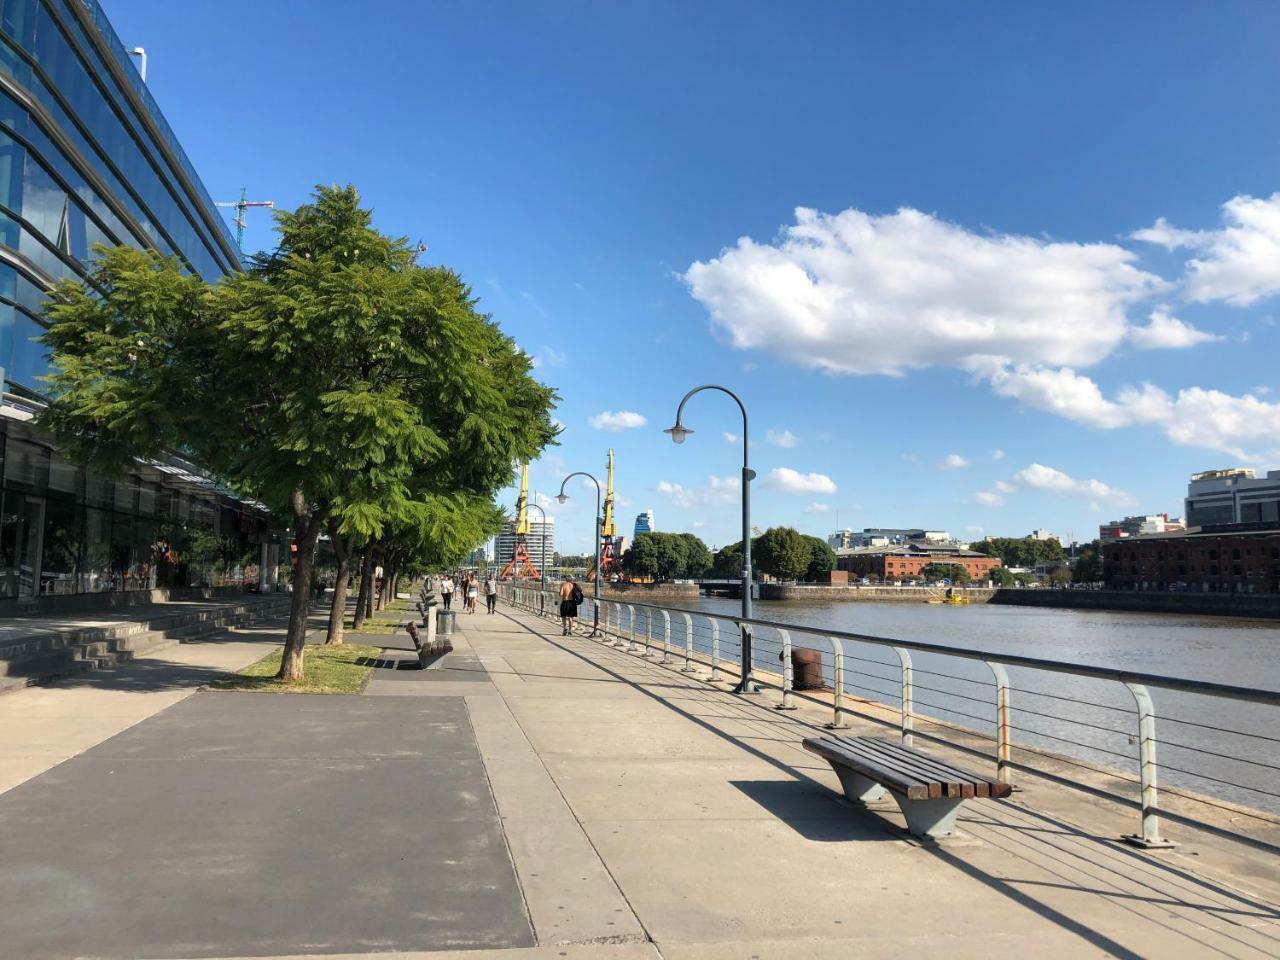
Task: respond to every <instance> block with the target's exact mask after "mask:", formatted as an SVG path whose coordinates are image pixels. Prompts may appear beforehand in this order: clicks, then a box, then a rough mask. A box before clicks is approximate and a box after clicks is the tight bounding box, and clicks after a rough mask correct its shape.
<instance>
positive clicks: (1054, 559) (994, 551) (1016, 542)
mask: <svg viewBox="0 0 1280 960" xmlns="http://www.w3.org/2000/svg"><path fill="white" fill-rule="evenodd" d="M972 549H973V550H975V551H976V552H978V553H982V554H985V555H986V556H989V557H999V558H1000V559H1001V561H1003V563H1004V565H1005V566H1007V567H1042V566H1049V567H1054V566H1061V565H1062V564H1064V563H1065V562H1066V559H1067V555H1066V552H1065V551H1064V550H1063V549H1062V544H1061V543H1060V542H1059V541H1058V540H1057V538H1053V537H1051V538H1050V539H1048V540H1037V539H1035V538H1034V537H988V538H987V539H985V540H979V541H978V542H977V543H975V544H973V545H972Z"/></svg>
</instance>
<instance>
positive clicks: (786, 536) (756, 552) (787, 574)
mask: <svg viewBox="0 0 1280 960" xmlns="http://www.w3.org/2000/svg"><path fill="white" fill-rule="evenodd" d="M751 551H752V559H753V560H754V561H755V563H756V565H757V566H758V567H759V568H760V569H761V570H762V571H764V572H765V573H767V574H769V575H770V576H773V577H777V578H778V579H779V580H795V579H798V578H799V577H800V576H801V575H802V574H803V573H804V572H805V571H806V570H808V569H809V564H810V563H811V562H812V560H813V549H812V547H811V546H810V544H809V543H808V541H807V540H806V539H805V537H804V536H803V535H802V534H801V533H799V532H798V531H796V530H795V529H793V528H792V527H770V528H769V529H768V530H766V531H765V532H764V533H763V534H761V535H760V536H759V537H758V538H757V539H756V540H754V541H752V545H751Z"/></svg>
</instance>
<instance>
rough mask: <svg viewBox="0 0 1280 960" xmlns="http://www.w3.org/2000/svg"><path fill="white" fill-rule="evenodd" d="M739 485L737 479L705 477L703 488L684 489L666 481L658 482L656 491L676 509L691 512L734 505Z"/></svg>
mask: <svg viewBox="0 0 1280 960" xmlns="http://www.w3.org/2000/svg"><path fill="white" fill-rule="evenodd" d="M740 486H741V484H740V483H739V481H738V478H737V477H714V476H712V477H707V482H706V485H705V486H702V487H686V486H683V485H682V484H679V483H671V482H669V481H667V480H660V481H658V486H657V490H658V492H659V493H663V494H666V495H667V496H668V497H669V498H670V499H671V502H672V503H674V504H675V505H676V506H677V507H682V508H684V509H686V510H693V509H697V508H700V507H715V506H721V505H723V504H726V503H734V502H736V501H737V499H738V489H739V487H740Z"/></svg>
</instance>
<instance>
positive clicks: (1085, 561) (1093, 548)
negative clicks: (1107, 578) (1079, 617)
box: [1071, 540, 1102, 583]
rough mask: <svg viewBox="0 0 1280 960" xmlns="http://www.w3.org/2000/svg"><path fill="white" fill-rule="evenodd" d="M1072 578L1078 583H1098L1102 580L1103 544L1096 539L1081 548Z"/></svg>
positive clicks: (1073, 568)
mask: <svg viewBox="0 0 1280 960" xmlns="http://www.w3.org/2000/svg"><path fill="white" fill-rule="evenodd" d="M1071 579H1072V580H1073V581H1075V582H1076V583H1098V582H1100V581H1101V580H1102V546H1101V544H1100V543H1099V542H1098V541H1097V540H1094V541H1093V542H1092V543H1086V544H1085V545H1084V546H1083V547H1081V548H1080V555H1079V556H1078V557H1076V562H1075V566H1074V567H1072V568H1071Z"/></svg>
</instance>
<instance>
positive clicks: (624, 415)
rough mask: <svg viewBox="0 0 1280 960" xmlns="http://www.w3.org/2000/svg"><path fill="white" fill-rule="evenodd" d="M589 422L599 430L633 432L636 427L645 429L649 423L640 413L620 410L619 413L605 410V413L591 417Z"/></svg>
mask: <svg viewBox="0 0 1280 960" xmlns="http://www.w3.org/2000/svg"><path fill="white" fill-rule="evenodd" d="M587 422H588V423H590V424H591V426H593V427H595V428H596V429H597V430H613V431H617V430H631V429H633V428H635V427H643V426H644V425H645V424H646V423H648V422H649V421H648V420H646V419H645V418H644V417H643V416H642V415H640V414H638V413H632V412H631V411H630V410H618V411H617V412H614V411H611V410H605V411H604V412H603V413H597V414H596V415H595V416H593V417H589V418H588V419H587Z"/></svg>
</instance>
